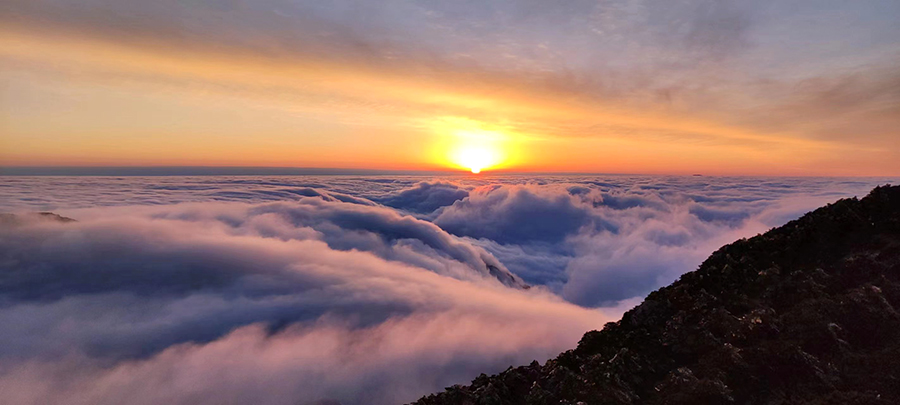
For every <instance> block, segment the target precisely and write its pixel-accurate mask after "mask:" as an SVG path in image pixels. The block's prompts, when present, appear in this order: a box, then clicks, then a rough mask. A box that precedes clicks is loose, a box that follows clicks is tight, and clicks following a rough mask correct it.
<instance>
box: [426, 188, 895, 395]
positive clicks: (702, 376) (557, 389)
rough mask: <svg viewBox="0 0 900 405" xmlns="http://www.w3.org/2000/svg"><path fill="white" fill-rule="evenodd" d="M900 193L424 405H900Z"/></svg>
mask: <svg viewBox="0 0 900 405" xmlns="http://www.w3.org/2000/svg"><path fill="white" fill-rule="evenodd" d="M897 308H900V187H890V186H885V187H878V188H876V189H875V190H873V191H872V192H871V193H870V194H869V195H868V196H866V197H865V198H863V199H861V200H857V199H855V198H854V199H845V200H840V201H838V202H836V203H834V204H830V205H828V206H825V207H822V208H819V209H817V210H815V211H813V212H811V213H808V214H806V215H805V216H803V217H802V218H800V219H798V220H795V221H791V222H789V223H788V224H786V225H784V226H782V227H780V228H776V229H773V230H771V231H769V232H766V233H765V234H763V235H759V236H756V237H753V238H750V239H742V240H739V241H737V242H735V243H732V244H730V245H727V246H725V247H723V248H721V249H719V250H718V251H716V252H715V253H713V254H712V255H711V256H710V257H709V258H708V259H707V260H706V261H705V262H704V263H703V264H702V265H700V268H699V269H698V270H696V271H694V272H691V273H687V274H685V275H683V276H682V277H681V278H680V279H679V280H678V281H676V282H675V283H673V284H672V285H670V286H668V287H665V288H661V289H659V290H657V291H655V292H653V293H651V294H650V295H649V296H648V297H647V299H646V300H645V301H644V303H642V304H641V305H639V306H638V307H636V308H635V309H633V310H631V311H629V312H627V313H626V314H625V315H624V316H623V317H622V319H621V320H620V321H618V322H611V323H608V324H606V325H605V326H604V328H603V330H602V331H599V332H598V331H591V332H588V333H586V334H585V335H584V337H583V338H582V339H581V341H580V342H579V343H578V347H577V348H576V349H574V350H569V351H567V352H565V353H562V354H560V355H559V356H558V357H557V358H555V359H552V360H549V361H548V362H547V363H546V364H544V365H540V364H538V363H537V362H533V363H532V364H531V365H528V366H524V367H518V368H509V369H508V370H506V371H504V372H502V373H500V374H499V375H495V376H490V377H489V376H486V375H484V374H482V375H481V376H479V377H478V378H476V379H475V380H474V381H473V382H472V385H469V386H454V387H450V388H447V390H446V391H445V392H443V393H440V394H434V395H430V396H428V397H425V398H422V399H420V400H419V401H418V402H416V404H420V405H432V404H441V405H443V404H479V405H482V404H484V405H487V404H496V405H500V404H573V405H574V404H732V403H733V404H897V403H900V315H898V312H897Z"/></svg>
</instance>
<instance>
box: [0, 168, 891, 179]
mask: <svg viewBox="0 0 900 405" xmlns="http://www.w3.org/2000/svg"><path fill="white" fill-rule="evenodd" d="M386 175H406V176H448V175H449V176H472V177H478V176H486V177H487V176H492V175H563V176H573V175H591V176H595V175H604V176H673V177H819V178H885V177H887V178H891V177H897V176H892V175H877V176H871V175H870V176H852V175H843V176H842V175H760V174H704V173H691V174H687V173H615V172H551V171H516V170H502V169H500V170H485V171H483V172H482V173H481V174H473V173H471V172H469V171H466V170H462V169H459V170H456V169H443V170H440V169H431V170H402V169H360V168H328V167H294V166H0V176H97V177H107V176H112V177H116V176H121V177H140V176H147V177H157V176H158V177H164V176H386Z"/></svg>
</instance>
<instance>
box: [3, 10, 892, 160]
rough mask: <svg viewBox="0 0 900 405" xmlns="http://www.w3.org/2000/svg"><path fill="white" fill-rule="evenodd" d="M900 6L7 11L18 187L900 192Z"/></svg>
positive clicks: (8, 94) (10, 150)
mask: <svg viewBox="0 0 900 405" xmlns="http://www.w3.org/2000/svg"><path fill="white" fill-rule="evenodd" d="M898 20H900V2H897V1H894V0H880V1H869V0H863V1H853V2H822V1H812V0H807V1H790V2H784V1H775V0H763V1H759V2H743V1H736V0H734V1H730V0H721V1H708V0H691V1H686V2H671V1H667V0H591V1H577V0H576V1H566V2H540V1H509V0H502V1H482V2H440V1H411V0H410V1H402V0H391V1H386V2H371V1H363V0H344V1H334V2H321V1H305V0H304V1H295V0H290V1H289V0H256V1H250V0H197V1H191V2H183V1H139V0H6V1H4V2H3V4H2V5H0V166H22V165H28V166H30V165H54V166H58V165H91V166H97V165H179V166H184V165H211V166H293V167H326V168H328V167H333V168H371V169H397V170H433V169H462V170H471V171H479V170H486V171H487V170H521V171H551V172H552V171H560V172H564V171H567V172H573V171H574V172H607V173H614V172H626V173H673V174H685V173H707V174H781V175H896V174H900V129H898V128H900V73H898V72H900V24H897V21H898Z"/></svg>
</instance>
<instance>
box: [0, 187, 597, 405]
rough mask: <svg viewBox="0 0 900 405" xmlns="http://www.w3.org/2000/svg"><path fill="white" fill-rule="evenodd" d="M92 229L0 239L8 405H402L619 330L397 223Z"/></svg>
mask: <svg viewBox="0 0 900 405" xmlns="http://www.w3.org/2000/svg"><path fill="white" fill-rule="evenodd" d="M81 213H82V214H85V215H83V216H81V217H80V218H79V221H78V222H72V223H60V222H57V221H31V222H27V221H26V223H20V224H18V225H13V226H3V227H0V277H2V282H0V286H2V288H0V321H2V322H3V323H4V324H7V325H15V327H10V328H4V330H3V331H0V342H2V345H0V359H2V361H0V364H2V366H0V392H3V395H4V398H5V402H6V401H9V402H8V403H16V404H28V403H74V404H80V403H81V404H104V403H109V404H112V403H122V402H129V403H148V404H149V403H161V402H166V403H229V402H245V401H247V400H249V399H250V398H252V399H253V402H255V403H266V404H268V403H272V404H280V403H289V404H295V403H298V402H300V403H302V402H304V401H316V400H319V399H329V398H330V399H335V400H339V401H342V403H347V404H351V403H367V404H369V403H372V404H381V403H397V402H402V401H408V400H412V399H415V398H416V397H417V396H418V395H422V394H425V393H428V392H430V391H434V390H439V389H441V388H442V387H444V386H446V385H449V384H452V383H457V382H461V381H465V380H466V379H468V378H470V377H471V375H473V374H475V373H477V372H482V371H490V370H494V371H499V370H500V369H502V368H505V367H506V366H508V365H509V364H512V363H521V362H527V361H530V360H532V359H534V358H538V359H543V358H546V357H549V356H550V355H552V354H554V353H555V352H557V351H559V350H562V349H564V348H565V347H567V346H570V345H572V344H574V342H575V341H577V339H578V338H579V336H580V335H581V333H583V332H584V331H585V330H587V329H590V328H595V327H597V326H598V325H602V323H603V322H604V321H605V320H607V319H608V318H605V317H604V316H602V315H601V314H600V313H598V312H596V311H592V310H587V309H583V308H579V307H577V306H574V305H571V304H568V303H565V302H564V301H563V300H561V299H559V298H558V297H556V296H554V295H552V294H550V293H549V292H547V291H546V290H543V289H540V288H537V289H531V290H522V289H519V288H515V286H513V287H510V286H507V285H505V284H504V283H503V282H500V281H498V279H497V278H495V276H496V275H497V274H498V272H505V270H504V268H503V267H500V268H494V269H493V270H491V269H489V267H488V266H489V265H488V264H487V263H494V264H496V265H498V266H502V265H500V264H499V262H497V261H496V259H495V258H493V256H491V255H490V254H488V253H487V252H486V251H484V250H483V249H481V248H479V247H477V246H474V245H471V244H469V243H467V242H465V241H464V240H460V239H458V238H456V237H453V236H451V235H449V234H447V233H446V232H444V231H442V230H440V229H439V228H438V227H437V226H435V225H433V224H431V223H428V222H426V221H422V220H418V219H415V218H412V217H409V216H402V215H400V214H398V213H396V212H395V211H393V210H391V209H389V208H384V207H372V206H366V205H359V204H350V203H343V202H336V201H328V200H325V199H322V198H320V197H307V198H303V199H300V200H299V201H297V202H290V203H268V204H245V203H215V202H208V203H193V204H181V205H171V206H158V207H122V208H116V207H107V208H102V209H93V210H86V211H81ZM88 214H93V215H88ZM503 274H505V273H503ZM510 277H511V276H510ZM501 281H505V282H507V283H506V284H509V281H510V280H509V279H504V280H501ZM511 331H514V333H512V335H514V336H510V332H511ZM476 342H477V343H476ZM74 370H77V372H75V371H74Z"/></svg>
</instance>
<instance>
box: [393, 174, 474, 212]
mask: <svg viewBox="0 0 900 405" xmlns="http://www.w3.org/2000/svg"><path fill="white" fill-rule="evenodd" d="M468 196H469V191H468V190H465V189H463V188H460V187H459V186H458V185H456V184H454V183H449V182H441V181H436V182H426V181H423V182H420V183H418V184H416V185H415V186H414V187H412V188H409V189H406V190H403V191H401V192H400V193H399V194H396V195H392V196H390V197H387V198H384V199H382V200H380V202H381V203H382V204H384V205H387V206H389V207H394V208H399V209H402V210H407V211H411V212H415V213H419V214H430V213H432V212H434V211H435V210H437V209H438V208H441V207H446V206H448V205H451V204H453V203H455V202H457V201H459V200H462V199H463V198H466V197H468Z"/></svg>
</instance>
